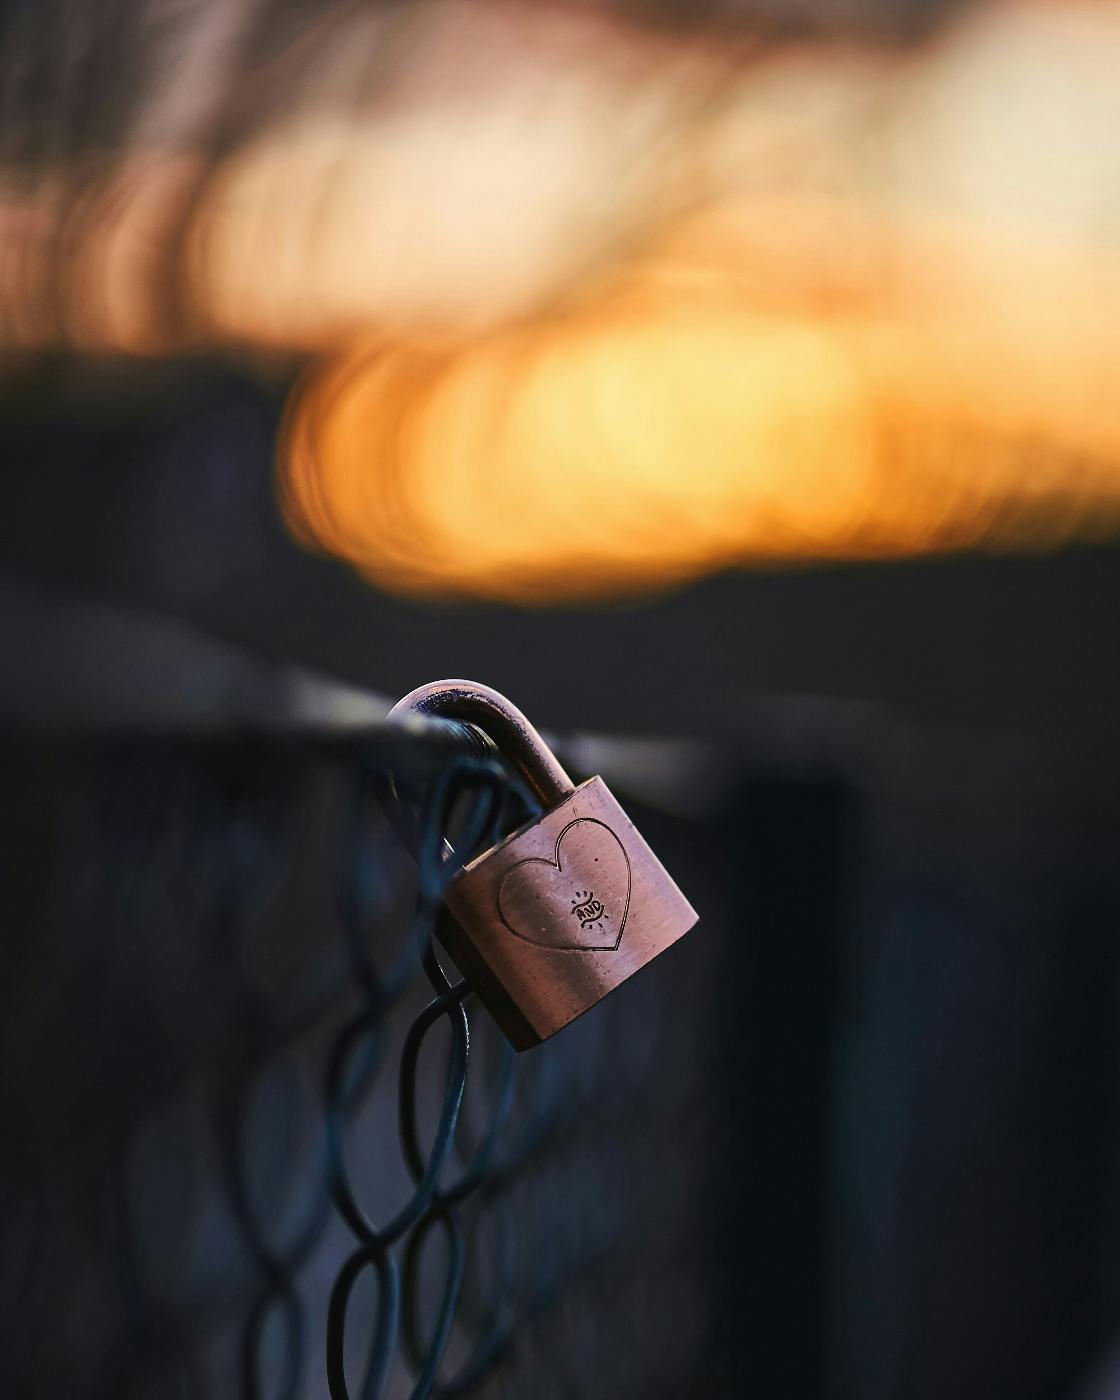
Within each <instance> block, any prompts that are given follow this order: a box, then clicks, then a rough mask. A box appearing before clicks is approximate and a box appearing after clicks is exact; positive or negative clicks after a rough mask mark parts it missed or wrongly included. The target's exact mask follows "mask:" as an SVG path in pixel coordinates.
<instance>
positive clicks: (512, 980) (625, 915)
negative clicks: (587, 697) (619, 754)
mask: <svg viewBox="0 0 1120 1400" xmlns="http://www.w3.org/2000/svg"><path fill="white" fill-rule="evenodd" d="M446 903H447V907H448V909H449V910H450V911H451V914H452V915H453V916H454V917H453V919H451V920H446V921H444V923H443V925H442V926H441V929H440V937H441V940H442V941H443V942H444V943H445V944H446V945H447V948H448V951H449V952H450V953H451V956H452V957H453V958H454V959H455V961H456V962H457V963H458V964H459V966H460V968H461V969H462V971H463V972H464V973H465V974H466V975H467V977H469V978H470V980H471V982H472V984H473V985H474V987H475V989H476V990H477V992H478V994H479V996H480V997H481V998H482V1000H483V1002H484V1003H485V1004H486V1006H487V1008H488V1009H489V1010H490V1012H491V1014H492V1015H493V1016H494V1018H495V1020H496V1021H497V1022H498V1024H499V1025H500V1026H501V1028H502V1030H503V1031H504V1032H505V1034H506V1035H507V1036H508V1037H509V1039H510V1041H511V1042H512V1043H513V1045H515V1046H516V1047H517V1049H519V1050H524V1049H527V1048H528V1047H529V1046H532V1045H536V1044H538V1043H539V1042H540V1041H542V1040H547V1038H548V1037H549V1036H550V1035H554V1034H555V1033H556V1032H557V1031H558V1030H561V1029H562V1028H563V1027H564V1026H566V1025H567V1024H568V1023H569V1022H570V1021H574V1020H575V1018H576V1017H577V1016H579V1015H582V1013H583V1012H584V1011H586V1010H588V1008H589V1007H591V1006H594V1005H595V1003H596V1002H598V1001H601V1000H602V999H603V997H605V996H606V995H607V993H608V992H611V991H613V990H614V989H615V987H617V986H619V985H620V984H621V983H623V982H625V981H626V979H627V978H628V977H630V976H632V975H633V974H634V973H635V972H637V971H638V969H639V968H642V967H644V966H645V965H646V964H647V963H649V962H652V960H653V959H654V958H655V957H657V955H658V953H662V952H664V951H665V949H666V948H668V947H669V946H670V945H671V944H673V943H675V942H676V941H677V939H678V938H680V937H681V936H682V935H683V934H685V933H687V932H688V930H689V929H690V928H692V926H693V924H695V923H696V919H697V915H696V911H695V910H694V909H693V908H692V906H691V905H690V904H689V902H688V900H687V899H685V897H684V895H683V894H682V893H681V892H680V890H679V889H678V888H677V887H676V885H675V884H674V883H673V881H672V879H671V878H670V876H669V874H668V872H667V871H666V870H665V867H664V866H663V865H662V864H661V862H660V861H659V860H658V859H657V857H656V856H655V855H654V853H653V852H652V851H651V850H650V848H649V846H648V845H647V844H646V842H645V841H644V840H643V839H642V836H641V834H640V833H639V832H638V830H637V828H636V827H635V826H634V823H633V822H632V821H631V820H630V818H629V817H628V816H627V815H626V813H625V812H624V811H623V810H622V808H621V807H620V806H619V804H618V802H617V801H616V799H615V798H614V796H613V795H612V794H611V791H610V789H609V788H608V787H607V785H606V783H604V782H603V780H602V778H597V777H596V778H590V779H588V781H587V782H585V783H582V784H581V785H580V786H579V787H577V788H575V789H574V790H573V791H572V792H571V794H570V795H569V796H568V797H566V798H565V799H564V801H563V802H561V803H560V804H559V806H556V807H553V808H551V809H550V810H549V811H547V812H545V813H543V814H542V815H541V816H540V817H539V818H538V819H537V820H536V821H534V822H533V823H531V824H530V825H529V826H526V827H523V828H522V829H521V830H520V831H517V832H515V833H514V834H513V835H512V836H508V837H507V838H506V839H505V840H504V841H502V842H500V843H499V844H498V845H497V846H495V847H493V848H492V849H491V850H489V851H487V852H486V853H485V854H484V855H482V856H480V857H479V858H478V859H477V860H474V861H472V862H471V863H470V865H468V866H467V867H466V868H465V869H464V870H463V872H462V874H460V875H459V876H458V877H457V878H456V879H455V880H454V881H452V884H451V887H450V889H449V890H448V892H447V895H446Z"/></svg>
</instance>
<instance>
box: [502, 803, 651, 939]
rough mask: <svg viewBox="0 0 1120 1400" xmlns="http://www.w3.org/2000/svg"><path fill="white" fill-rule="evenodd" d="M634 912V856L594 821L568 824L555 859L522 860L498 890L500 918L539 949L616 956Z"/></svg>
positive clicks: (512, 866) (610, 832) (507, 926)
mask: <svg viewBox="0 0 1120 1400" xmlns="http://www.w3.org/2000/svg"><path fill="white" fill-rule="evenodd" d="M629 912H630V858H629V857H628V856H627V854H626V848H625V847H624V846H623V844H622V842H621V841H620V840H619V839H618V837H617V836H616V835H615V834H614V832H613V831H612V830H611V829H610V827H609V826H607V825H606V823H605V822H601V821H598V820H597V819H596V818H594V817H577V818H576V819H575V821H571V822H569V823H568V825H567V826H566V827H565V828H564V829H563V831H561V833H560V835H559V836H558V837H557V838H556V851H555V853H554V855H553V858H552V860H547V859H544V858H543V857H540V856H530V857H529V859H528V860H521V861H518V863H517V864H516V865H511V866H510V868H509V869H508V870H507V871H506V873H505V875H503V876H502V880H501V883H500V884H499V886H498V917H499V918H500V919H501V921H502V923H503V924H505V926H506V928H508V929H509V931H510V933H512V934H515V935H516V936H517V937H518V938H521V939H524V941H525V942H526V943H535V944H536V945H537V946H538V947H539V948H554V949H557V950H561V951H567V952H577V953H580V952H582V953H606V952H613V951H614V949H615V948H617V947H618V945H619V944H620V943H621V942H622V933H623V930H624V929H625V927H626V916H627V914H628V913H629Z"/></svg>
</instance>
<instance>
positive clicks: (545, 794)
mask: <svg viewBox="0 0 1120 1400" xmlns="http://www.w3.org/2000/svg"><path fill="white" fill-rule="evenodd" d="M422 715H428V716H433V715H434V716H439V717H440V718H443V719H457V720H463V721H464V722H466V723H468V724H473V725H476V726H477V727H478V728H479V729H481V730H482V731H483V733H484V734H486V735H487V736H488V737H489V738H491V739H492V740H493V741H494V743H495V744H496V745H497V746H498V749H499V750H500V751H501V753H502V755H503V757H505V758H507V759H508V760H509V761H510V763H512V764H513V766H514V767H515V768H516V769H517V771H518V772H519V773H520V774H521V776H522V777H523V778H524V779H525V782H526V785H527V786H528V788H529V790H530V792H532V794H533V796H534V797H536V798H537V799H538V800H539V801H540V802H541V804H542V806H544V807H545V808H551V807H555V806H556V805H557V804H558V803H560V802H562V801H563V800H564V798H565V797H567V796H568V795H569V793H571V792H574V791H575V784H574V783H573V782H572V780H571V778H569V777H568V775H567V773H565V771H564V769H563V768H562V766H561V765H560V762H559V761H558V759H557V758H556V755H555V754H554V753H553V752H552V750H551V749H550V748H549V747H548V745H547V744H546V743H545V741H544V740H543V739H542V738H541V736H540V735H539V734H538V733H537V731H536V730H535V729H534V728H533V726H532V725H531V724H530V723H529V721H528V720H527V719H526V718H525V716H524V715H523V714H522V713H521V711H520V710H519V709H518V708H517V706H516V705H514V704H512V703H511V702H510V701H509V700H507V699H506V697H505V696H504V695H500V694H499V693H498V692H497V691H496V690H491V689H490V687H489V686H488V685H479V684H478V682H477V681H463V680H448V681H431V682H430V683H429V684H428V685H421V686H418V687H417V688H416V689H415V690H412V691H409V693H408V694H407V695H406V696H405V697H404V699H403V700H398V701H397V703H396V704H395V705H394V706H393V708H392V709H391V710H390V711H389V716H388V717H389V720H390V721H393V720H402V719H408V718H410V717H414V716H422Z"/></svg>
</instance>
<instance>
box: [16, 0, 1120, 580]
mask: <svg viewBox="0 0 1120 1400" xmlns="http://www.w3.org/2000/svg"><path fill="white" fill-rule="evenodd" d="M371 23H372V21H371ZM375 38H378V39H380V38H383V36H372V35H368V34H367V35H365V39H364V40H363V39H362V36H358V37H357V38H352V41H351V44H350V48H351V49H354V48H360V46H361V42H364V41H365V40H368V41H369V43H371V44H372V43H373V42H374V39H375ZM402 53H403V57H402V59H401V60H400V61H399V62H398V64H397V67H396V69H395V70H394V71H395V72H396V73H398V76H397V77H395V78H394V79H393V80H392V81H391V82H389V83H388V84H387V85H383V86H382V87H380V88H378V90H377V93H376V97H374V96H372V95H371V96H370V98H369V100H368V101H363V100H362V98H361V82H360V78H359V77H352V78H351V81H350V86H349V87H348V88H347V89H346V91H347V93H348V100H347V102H345V103H340V102H334V101H331V100H328V95H327V94H328V93H329V92H331V91H333V89H332V88H331V87H330V84H329V82H328V79H329V78H331V77H332V75H333V77H334V78H335V79H336V80H337V78H338V71H344V55H342V54H340V55H339V56H338V59H337V63H338V65H339V66H340V67H339V70H338V71H334V70H332V71H331V72H328V73H326V74H321V75H320V76H319V78H318V79H317V84H318V85H317V86H316V85H312V87H311V89H310V90H308V91H303V92H301V93H300V94H298V96H297V100H295V101H293V103H292V104H291V107H290V111H288V112H287V113H285V114H282V115H279V116H277V117H276V118H274V119H273V120H270V121H269V122H267V123H264V124H262V125H261V127H260V128H259V130H256V131H250V132H249V133H248V134H247V135H246V136H245V138H244V139H243V140H242V141H240V142H239V143H237V144H236V145H235V146H234V147H233V148H232V149H231V150H230V151H229V153H228V155H227V156H226V157H225V158H224V159H223V160H222V161H221V162H220V163H219V164H218V165H217V166H213V165H210V164H207V163H206V162H203V161H202V159H201V157H200V156H199V155H198V153H197V152H196V151H192V148H191V143H190V140H189V139H187V138H188V137H189V134H190V122H191V120H192V117H191V109H190V108H189V104H188V106H187V107H186V108H185V109H184V111H185V113H186V114H185V115H184V114H183V113H182V112H180V114H179V116H178V117H177V118H174V119H173V117H174V112H175V110H176V109H175V106H174V103H171V110H172V116H168V117H167V118H166V120H165V122H164V125H163V131H164V139H163V140H149V139H145V137H144V131H143V129H141V130H140V131H139V132H138V133H137V135H136V137H135V139H133V140H132V141H130V143H129V144H128V147H127V149H126V150H122V151H121V152H119V153H118V154H117V155H116V156H114V157H113V158H112V159H110V160H107V161H106V163H105V166H104V169H103V170H101V171H100V172H99V173H98V174H97V175H96V176H95V177H94V178H93V179H90V178H89V176H88V172H83V182H82V184H81V189H82V199H81V200H80V201H79V200H77V198H76V196H75V195H74V192H73V190H74V186H73V184H72V183H71V181H72V179H73V178H76V177H71V176H68V175H67V174H66V172H65V171H63V170H58V171H54V172H39V178H38V180H37V181H32V182H30V183H29V182H28V181H27V180H26V179H20V180H17V179H16V178H15V176H14V175H13V176H12V177H11V178H9V179H8V180H7V181H5V180H4V178H3V175H2V173H0V343H3V342H6V343H7V344H8V345H9V346H12V345H29V346H35V345H41V344H45V343H58V342H59V341H62V342H64V343H69V344H72V345H75V346H78V347H80V348H83V349H87V350H94V351H104V350H117V351H119V350H125V351H127V352H130V353H148V354H150V353H166V352H168V351H172V350H178V349H182V348H190V347H193V346H197V345H200V344H201V345H212V344H217V345H223V346H227V347H230V348H232V349H234V350H235V351H242V352H245V353H250V354H258V353H259V352H260V351H262V350H264V351H268V352H273V351H277V350H279V351H282V352H297V353H299V354H301V355H305V356H308V357H309V368H308V370H307V372H306V374H305V376H304V378H303V380H302V381H301V383H300V385H299V387H298V389H297V392H296V394H295V395H294V397H293V401H292V403H291V405H290V407H289V414H288V430H287V432H286V434H285V437H284V440H283V443H282V457H281V463H280V468H281V483H282V494H283V500H284V503H285V509H286V511H287V514H288V516H289V519H290V520H291V522H292V524H293V527H294V528H295V529H296V530H297V532H298V533H299V534H300V535H301V536H302V537H303V538H305V539H306V540H308V541H309V542H310V543H313V544H316V545H318V546H321V547H324V548H327V549H329V550H331V551H334V552H336V553H339V554H341V555H342V556H343V557H345V558H347V559H349V560H350V561H351V562H352V563H353V564H354V565H355V566H356V567H357V568H359V569H361V570H362V571H363V572H366V573H368V574H369V575H370V576H372V577H374V578H376V579H377V580H378V581H380V582H382V583H383V584H386V585H387V586H389V587H396V588H403V589H409V590H419V591H423V592H426V591H433V590H434V591H437V592H448V591H450V592H468V593H480V594H486V595H497V596H506V597H513V598H525V599H531V600H543V601H547V600H549V599H552V598H562V597H566V596H570V595H572V594H580V595H586V594H592V595H595V594H600V593H603V592H613V591H624V592H629V591H633V590H635V589H640V588H643V587H646V586H651V585H652V586H659V585H663V584H664V583H666V582H672V581H675V580H677V579H682V578H687V577H690V576H694V575H696V574H699V573H703V572H705V571H708V570H711V569H713V568H724V567H728V566H732V565H740V564H752V563H756V562H760V561H764V562H768V561H786V560H810V559H814V558H821V557H838V558H858V557H866V556H874V555H884V556H891V555H900V554H907V553H911V552H915V551H923V550H930V549H955V548H968V547H985V548H986V547H994V548H1020V547H1027V548H1036V547H1040V546H1041V547H1046V546H1049V545H1052V544H1055V543H1060V542H1062V541H1064V540H1067V539H1072V538H1082V537H1086V536H1095V535H1106V534H1110V533H1112V532H1114V531H1115V530H1116V529H1117V526H1118V525H1120V143H1118V142H1117V140H1116V133H1117V132H1120V83H1118V82H1117V80H1116V74H1117V73H1120V5H1118V4H1116V3H1115V0H1111V2H1110V3H1104V2H1102V3H1095V4H1084V5H1079V4H1063V5H1057V4H1054V5H985V6H978V7H976V8H975V9H973V10H972V11H970V12H968V14H967V15H966V17H965V18H964V19H962V20H959V21H957V22H956V24H955V25H954V27H952V28H950V29H949V30H947V31H945V32H944V33H942V34H941V35H940V36H939V37H938V38H937V39H936V41H935V42H933V43H931V44H929V45H927V46H926V47H925V48H923V49H921V50H920V51H917V52H908V53H888V52H885V51H881V50H880V51H876V52H874V53H872V52H870V51H862V50H860V49H858V48H856V47H842V46H837V45H835V44H831V45H828V46H820V45H818V46H814V47H805V48H801V49H796V48H786V49H783V50H781V51H777V52H770V53H768V54H766V55H764V56H761V55H754V56H750V55H747V54H745V53H742V52H739V53H736V52H734V51H732V50H731V49H730V47H729V46H728V45H719V44H711V43H708V42H707V41H705V40H704V39H703V38H696V39H694V40H691V41H690V42H689V43H687V44H684V43H682V42H680V41H679V40H678V41H670V40H669V39H668V38H667V37H665V36H660V37H654V36H649V35H639V34H637V33H634V32H631V31H628V30H625V29H622V28H620V27H619V26H617V25H607V24H606V23H605V22H603V21H602V20H601V19H596V18H595V17H594V16H592V15H588V14H582V15H573V14H571V13H560V12H554V11H550V10H547V9H538V10H528V11H526V10H523V9H521V8H516V9H514V8H504V7H502V6H499V5H482V6H480V5H478V4H469V3H465V2H464V0H459V3H446V4H429V5H427V6H422V7H421V8H420V10H419V11H418V12H415V13H414V15H413V18H412V19H411V20H410V28H409V30H408V32H407V34H406V35H405V36H404V41H403V47H402ZM472 56H473V59H474V61H473V62H471V61H467V60H468V59H470V58H471V57H472ZM355 71H356V72H358V73H359V74H360V71H361V69H360V65H355ZM183 81H184V83H185V82H186V79H185V78H184V79H183ZM175 91H176V89H175V85H174V82H173V81H172V82H171V86H170V92H171V93H172V94H173V93H174V92H175ZM176 120H177V121H178V122H179V127H178V128H176V126H175V121H176ZM157 128H158V124H157ZM168 132H170V133H171V136H174V138H175V139H171V137H170V136H168V134H167V133H168ZM5 188H7V189H8V190H9V194H8V195H7V196H6V197H5V195H4V193H3V191H4V189H5ZM17 191H18V196H17ZM60 220H63V222H64V224H65V227H66V229H67V231H68V232H67V237H66V238H65V239H64V240H59V239H57V238H54V239H51V238H50V237H48V236H46V235H48V234H49V233H50V231H51V230H52V229H54V228H56V227H57V225H58V223H59V221H60ZM60 247H61V248H62V250H63V252H62V256H63V260H64V265H63V266H62V268H61V273H62V275H60V266H59V248H60ZM168 284H170V286H171V288H172V291H173V295H171V296H169V295H168V291H167V287H168ZM48 290H49V291H50V293H51V295H47V292H48Z"/></svg>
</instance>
